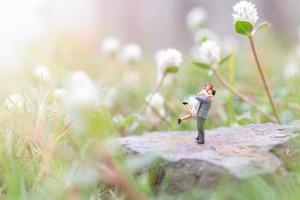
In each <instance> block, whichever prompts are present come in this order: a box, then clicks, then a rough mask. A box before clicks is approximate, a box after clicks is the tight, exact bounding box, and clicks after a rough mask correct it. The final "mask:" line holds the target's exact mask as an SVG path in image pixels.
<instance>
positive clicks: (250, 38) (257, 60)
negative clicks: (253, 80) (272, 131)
mask: <svg viewBox="0 0 300 200" xmlns="http://www.w3.org/2000/svg"><path fill="white" fill-rule="evenodd" d="M248 39H249V42H250V46H251V50H252V53H253V56H254V59H255V62H256V65H257V68H258V71H259V74H260V77H261V79H262V82H263V84H264V88H265V90H266V92H267V95H268V99H269V103H270V104H271V106H272V110H273V113H274V116H275V118H276V122H277V123H279V124H280V123H281V122H280V119H279V116H278V114H277V111H276V107H275V104H274V102H273V99H272V96H271V93H270V89H269V86H268V84H267V80H266V78H265V75H264V72H263V71H262V67H261V65H260V62H259V59H258V56H257V53H256V48H255V45H254V41H253V37H252V35H249V36H248Z"/></svg>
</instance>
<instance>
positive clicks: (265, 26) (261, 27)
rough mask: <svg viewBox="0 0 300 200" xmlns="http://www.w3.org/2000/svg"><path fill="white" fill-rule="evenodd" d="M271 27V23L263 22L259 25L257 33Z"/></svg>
mask: <svg viewBox="0 0 300 200" xmlns="http://www.w3.org/2000/svg"><path fill="white" fill-rule="evenodd" d="M269 26H271V24H270V23H268V22H266V21H265V22H262V23H260V24H259V25H258V27H257V29H256V32H257V31H260V30H262V29H264V28H267V27H269Z"/></svg>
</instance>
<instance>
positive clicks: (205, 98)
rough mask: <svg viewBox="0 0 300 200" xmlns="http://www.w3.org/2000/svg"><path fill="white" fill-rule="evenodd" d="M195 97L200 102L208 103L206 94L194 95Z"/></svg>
mask: <svg viewBox="0 0 300 200" xmlns="http://www.w3.org/2000/svg"><path fill="white" fill-rule="evenodd" d="M195 99H197V100H198V101H200V102H202V103H209V102H210V99H209V98H208V97H207V96H196V97H195Z"/></svg>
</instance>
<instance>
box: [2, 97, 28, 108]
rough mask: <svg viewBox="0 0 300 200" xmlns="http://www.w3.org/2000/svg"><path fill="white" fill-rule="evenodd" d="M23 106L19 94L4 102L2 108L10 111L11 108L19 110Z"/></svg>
mask: <svg viewBox="0 0 300 200" xmlns="http://www.w3.org/2000/svg"><path fill="white" fill-rule="evenodd" d="M23 104H24V100H23V98H22V97H21V96H20V95H19V94H13V95H11V96H9V97H8V98H7V99H6V100H5V101H4V107H6V108H7V109H11V108H13V107H17V108H20V107H22V106H23Z"/></svg>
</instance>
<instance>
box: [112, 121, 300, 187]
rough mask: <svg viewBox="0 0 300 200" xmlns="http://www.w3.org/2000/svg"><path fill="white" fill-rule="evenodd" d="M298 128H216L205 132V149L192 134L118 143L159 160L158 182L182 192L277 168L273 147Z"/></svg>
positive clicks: (166, 134) (158, 135) (153, 134)
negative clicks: (166, 183)
mask: <svg viewBox="0 0 300 200" xmlns="http://www.w3.org/2000/svg"><path fill="white" fill-rule="evenodd" d="M299 129H300V126H299V125H278V124H272V123H267V124H253V125H247V126H241V127H231V128H218V129H213V130H206V136H205V137H206V140H205V144H203V145H199V144H197V143H196V142H195V139H194V138H195V136H196V131H178V132H150V133H145V134H143V135H141V136H130V137H124V138H119V139H117V142H118V143H119V144H121V146H122V147H123V149H126V151H128V152H131V153H135V154H136V155H137V156H139V155H149V154H152V155H155V156H157V157H158V158H160V159H161V160H162V164H161V171H163V172H162V173H160V175H159V176H161V177H160V178H159V179H161V180H163V179H165V180H164V182H166V181H167V182H168V185H169V186H170V185H171V186H172V187H173V189H177V190H178V189H180V190H183V191H184V190H185V189H186V188H184V187H187V188H189V187H190V186H191V185H194V184H197V185H199V186H210V185H212V184H216V183H217V182H218V181H220V179H221V177H224V175H227V177H229V178H231V179H239V180H240V179H245V178H248V177H251V176H255V175H265V174H271V173H274V172H276V171H278V170H280V169H281V168H282V165H283V163H282V161H281V159H279V158H278V157H277V156H276V155H275V154H274V153H273V150H274V147H277V146H280V147H282V144H285V143H287V141H289V140H290V139H292V138H294V137H295V136H296V135H297V134H296V133H297V132H298V131H299ZM161 182H162V181H159V184H160V183H161Z"/></svg>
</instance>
